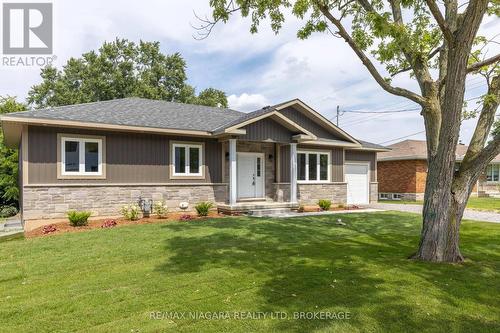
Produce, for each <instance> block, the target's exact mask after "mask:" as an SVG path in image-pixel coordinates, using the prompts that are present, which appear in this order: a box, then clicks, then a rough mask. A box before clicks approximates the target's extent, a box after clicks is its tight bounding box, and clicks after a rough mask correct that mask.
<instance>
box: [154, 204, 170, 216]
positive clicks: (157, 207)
mask: <svg viewBox="0 0 500 333" xmlns="http://www.w3.org/2000/svg"><path fill="white" fill-rule="evenodd" d="M153 213H155V214H156V215H157V216H158V217H159V218H162V217H165V216H166V215H167V213H168V207H167V205H166V204H165V203H164V202H163V201H155V203H154V204H153Z"/></svg>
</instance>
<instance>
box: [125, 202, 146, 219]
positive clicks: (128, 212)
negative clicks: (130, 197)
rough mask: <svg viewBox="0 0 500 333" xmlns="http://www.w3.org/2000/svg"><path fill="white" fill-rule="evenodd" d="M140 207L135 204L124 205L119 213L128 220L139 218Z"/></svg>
mask: <svg viewBox="0 0 500 333" xmlns="http://www.w3.org/2000/svg"><path fill="white" fill-rule="evenodd" d="M140 211H141V208H139V206H138V205H137V204H131V205H125V206H123V207H122V208H121V210H120V213H121V214H122V216H123V217H124V218H125V219H127V220H130V221H135V220H138V219H139V213H140Z"/></svg>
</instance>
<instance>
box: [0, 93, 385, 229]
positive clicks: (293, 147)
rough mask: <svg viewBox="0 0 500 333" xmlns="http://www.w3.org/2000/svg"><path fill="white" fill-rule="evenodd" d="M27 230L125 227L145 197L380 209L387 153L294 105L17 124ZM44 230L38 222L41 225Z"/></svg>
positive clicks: (23, 119)
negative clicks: (127, 209) (68, 220)
mask: <svg viewBox="0 0 500 333" xmlns="http://www.w3.org/2000/svg"><path fill="white" fill-rule="evenodd" d="M1 121H2V128H3V131H4V136H5V143H6V144H7V145H8V146H9V147H15V148H19V149H20V154H19V156H20V164H19V165H20V189H21V199H20V206H21V214H22V219H23V221H24V222H26V223H28V224H29V223H30V221H38V222H37V223H38V225H40V223H41V222H40V221H41V220H43V221H46V220H47V219H52V218H64V217H65V216H66V212H67V211H68V210H87V211H91V212H92V213H93V215H94V216H102V217H104V216H117V215H119V213H118V212H119V210H120V207H121V206H123V205H125V204H130V203H135V202H137V200H138V199H139V198H143V199H148V200H149V199H152V200H155V201H157V200H164V201H165V202H166V204H167V205H168V206H169V208H170V209H177V208H178V206H179V203H180V202H188V203H189V204H190V206H191V207H190V208H192V206H193V205H194V204H195V203H197V202H200V201H211V202H214V203H216V205H217V207H218V208H219V210H226V211H245V210H248V209H250V208H252V209H256V208H262V207H286V208H294V207H298V206H299V205H300V204H313V203H316V202H317V201H318V200H319V199H330V200H332V202H333V203H337V204H340V203H342V204H356V205H358V204H368V203H370V202H371V201H376V200H377V197H378V194H377V187H378V185H377V156H376V155H377V152H380V151H386V150H387V149H386V148H384V147H382V146H379V145H376V144H372V143H368V142H364V141H361V140H357V139H355V138H354V137H352V136H351V135H349V134H348V133H346V132H345V131H343V130H342V129H340V128H339V127H337V126H335V125H334V124H333V123H332V122H330V121H329V120H328V119H326V118H325V117H323V116H322V115H321V114H320V113H318V112H316V111H315V110H313V109H312V108H311V107H309V106H307V105H306V104H305V103H303V102H302V101H300V100H298V99H295V100H291V101H288V102H285V103H281V104H278V105H274V106H268V107H265V108H263V109H260V110H257V111H254V112H250V113H243V112H238V111H234V110H230V109H223V108H215V107H207V106H201V105H189V104H180V103H172V102H166V101H158V100H148V99H141V98H125V99H117V100H110V101H102V102H95V103H88V104H78V105H69V106H61V107H54V108H48V109H42V110H31V111H25V112H17V113H11V114H7V115H4V116H2V118H1ZM32 224H33V225H34V222H33V223H32Z"/></svg>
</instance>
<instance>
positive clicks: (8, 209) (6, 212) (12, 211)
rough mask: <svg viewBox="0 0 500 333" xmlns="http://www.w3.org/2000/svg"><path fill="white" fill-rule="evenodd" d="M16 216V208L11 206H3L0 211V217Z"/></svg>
mask: <svg viewBox="0 0 500 333" xmlns="http://www.w3.org/2000/svg"><path fill="white" fill-rule="evenodd" d="M16 214H17V208H16V207H13V206H3V207H2V209H0V217H11V216H14V215H16Z"/></svg>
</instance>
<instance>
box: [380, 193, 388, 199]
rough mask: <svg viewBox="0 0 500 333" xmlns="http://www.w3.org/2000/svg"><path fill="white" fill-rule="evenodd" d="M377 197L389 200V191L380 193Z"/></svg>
mask: <svg viewBox="0 0 500 333" xmlns="http://www.w3.org/2000/svg"><path fill="white" fill-rule="evenodd" d="M379 198H380V199H383V200H389V193H380V194H379Z"/></svg>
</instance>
